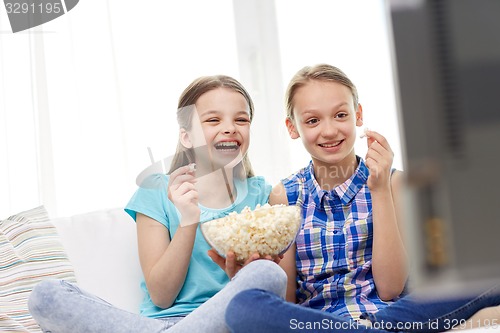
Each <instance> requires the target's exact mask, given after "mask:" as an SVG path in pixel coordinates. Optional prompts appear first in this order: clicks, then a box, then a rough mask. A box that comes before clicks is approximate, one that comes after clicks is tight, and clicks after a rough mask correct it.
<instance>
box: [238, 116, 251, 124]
mask: <svg viewBox="0 0 500 333" xmlns="http://www.w3.org/2000/svg"><path fill="white" fill-rule="evenodd" d="M236 122H238V123H249V122H250V119H248V118H243V117H242V118H238V119H236Z"/></svg>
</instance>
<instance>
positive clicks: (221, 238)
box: [201, 204, 302, 261]
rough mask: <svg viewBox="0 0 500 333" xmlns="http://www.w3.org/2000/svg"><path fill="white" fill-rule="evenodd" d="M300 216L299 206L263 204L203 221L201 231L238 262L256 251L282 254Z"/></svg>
mask: <svg viewBox="0 0 500 333" xmlns="http://www.w3.org/2000/svg"><path fill="white" fill-rule="evenodd" d="M301 219H302V218H301V214H300V208H299V207H298V206H285V205H274V206H271V205H269V204H265V205H263V206H260V205H257V207H256V208H255V210H253V211H252V210H251V209H250V208H249V207H245V208H244V209H243V210H242V211H241V213H239V214H238V213H236V212H232V213H230V214H229V215H228V216H226V217H223V218H220V219H217V220H213V221H209V222H205V223H203V224H202V225H201V231H202V233H203V236H204V237H205V239H206V240H207V242H208V243H209V244H210V245H211V246H212V247H213V248H214V249H215V250H217V252H218V253H219V254H220V255H221V256H225V254H226V253H227V252H228V251H233V252H234V253H235V255H236V260H237V261H245V260H246V259H247V258H248V257H250V255H252V254H253V253H255V252H258V253H259V254H260V255H261V256H266V255H271V256H274V255H278V254H281V253H284V252H285V251H286V250H287V249H288V248H289V247H290V245H291V244H292V243H293V241H294V240H295V236H296V235H297V232H298V230H299V226H300V223H301Z"/></svg>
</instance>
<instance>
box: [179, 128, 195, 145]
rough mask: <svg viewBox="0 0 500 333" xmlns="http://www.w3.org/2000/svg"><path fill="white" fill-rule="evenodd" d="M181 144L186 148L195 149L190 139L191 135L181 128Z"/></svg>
mask: <svg viewBox="0 0 500 333" xmlns="http://www.w3.org/2000/svg"><path fill="white" fill-rule="evenodd" d="M179 142H180V143H181V145H182V146H183V147H184V148H188V149H189V148H193V143H192V142H191V139H190V138H189V133H188V132H187V131H186V129H185V128H181V129H180V130H179Z"/></svg>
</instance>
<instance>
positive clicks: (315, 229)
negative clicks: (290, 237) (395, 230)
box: [282, 157, 389, 319]
mask: <svg viewBox="0 0 500 333" xmlns="http://www.w3.org/2000/svg"><path fill="white" fill-rule="evenodd" d="M357 159H358V163H359V165H358V167H357V169H356V172H355V173H354V174H353V175H352V176H351V178H349V179H348V180H346V181H345V182H344V183H343V184H341V185H339V186H337V187H335V188H334V189H333V190H331V191H325V190H323V189H321V187H320V186H319V184H318V182H317V181H316V179H315V177H314V169H313V164H312V162H311V163H309V165H308V166H307V167H305V168H303V169H301V170H300V171H299V172H297V173H295V174H293V175H292V176H290V177H288V178H286V179H284V180H282V183H283V185H284V186H285V189H286V192H287V196H288V203H289V204H290V205H295V204H297V205H300V206H301V207H302V214H303V224H302V228H301V230H300V232H299V234H298V236H297V239H296V245H297V252H296V260H297V282H298V289H297V299H298V301H299V303H300V304H301V305H303V306H307V307H311V308H314V309H318V310H322V311H327V312H331V313H334V314H336V315H340V316H346V317H352V318H354V319H357V318H359V315H360V314H361V313H363V312H375V311H377V310H379V309H380V308H383V307H385V306H387V305H388V304H389V303H387V302H384V301H382V300H381V299H380V298H379V297H378V296H377V293H376V291H375V283H374V281H373V274H372V269H371V266H372V263H371V258H372V245H373V244H372V243H373V222H372V201H371V195H370V191H369V189H368V186H367V185H366V180H367V178H368V174H369V172H368V168H367V167H366V165H365V163H364V161H363V160H362V159H361V158H360V157H357Z"/></svg>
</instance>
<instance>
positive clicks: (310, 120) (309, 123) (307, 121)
mask: <svg viewBox="0 0 500 333" xmlns="http://www.w3.org/2000/svg"><path fill="white" fill-rule="evenodd" d="M318 121H319V119H318V118H310V119H307V120H306V124H308V125H314V124H316V123H317V122H318Z"/></svg>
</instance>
